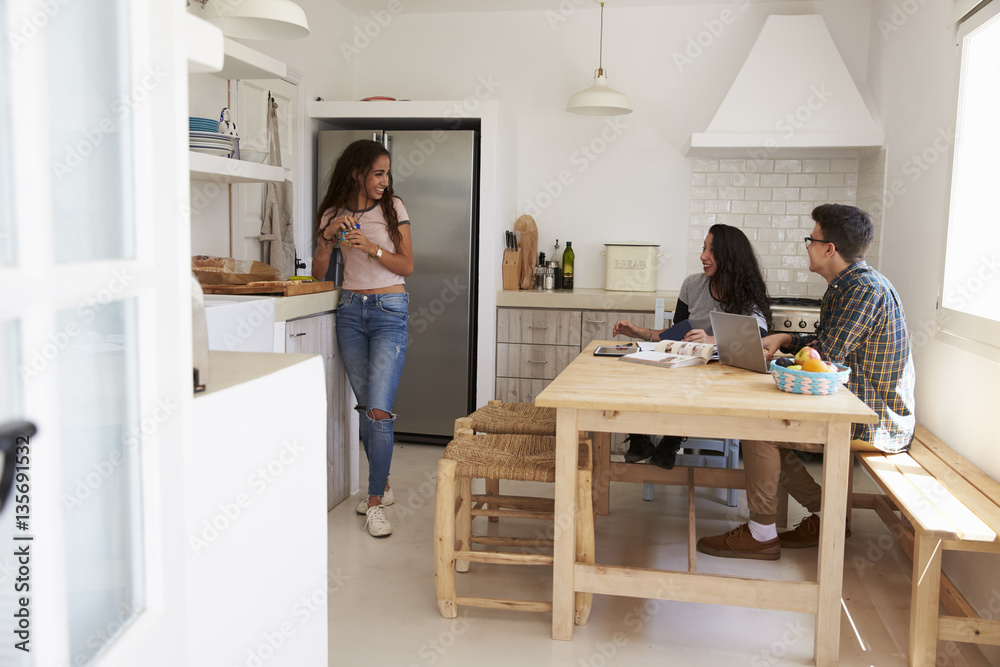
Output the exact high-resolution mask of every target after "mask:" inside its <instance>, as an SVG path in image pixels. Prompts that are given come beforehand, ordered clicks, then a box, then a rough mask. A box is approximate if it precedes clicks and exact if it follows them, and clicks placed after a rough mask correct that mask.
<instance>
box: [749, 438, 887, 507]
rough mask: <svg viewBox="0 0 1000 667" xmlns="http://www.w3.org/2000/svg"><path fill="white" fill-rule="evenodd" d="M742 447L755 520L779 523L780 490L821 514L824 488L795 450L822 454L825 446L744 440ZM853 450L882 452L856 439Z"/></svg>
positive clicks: (852, 446)
mask: <svg viewBox="0 0 1000 667" xmlns="http://www.w3.org/2000/svg"><path fill="white" fill-rule="evenodd" d="M741 446H742V448H743V468H744V470H745V471H746V478H747V507H748V508H749V509H750V518H751V519H752V520H753V521H756V522H757V523H760V524H763V525H765V526H767V525H770V524H772V523H775V521H776V520H777V517H778V488H779V487H781V488H784V489H785V490H786V491H788V495H790V496H791V497H792V498H794V499H795V500H796V501H797V502H798V503H800V504H801V505H802V506H804V507H805V508H806V509H807V510H809V511H810V512H818V511H819V509H820V501H821V499H822V489H821V488H820V485H819V484H817V483H816V480H814V479H813V478H812V475H810V474H809V471H808V470H806V467H805V466H804V465H803V464H802V460H801V459H800V458H799V457H798V455H796V453H795V451H794V450H799V451H804V452H822V451H823V445H819V444H806V443H801V442H773V441H770V440H743V441H742V442H741ZM851 451H861V452H877V451H879V450H878V449H876V448H875V447H873V446H872V445H871V444H869V443H867V442H865V441H863V440H852V441H851ZM848 492H850V490H848Z"/></svg>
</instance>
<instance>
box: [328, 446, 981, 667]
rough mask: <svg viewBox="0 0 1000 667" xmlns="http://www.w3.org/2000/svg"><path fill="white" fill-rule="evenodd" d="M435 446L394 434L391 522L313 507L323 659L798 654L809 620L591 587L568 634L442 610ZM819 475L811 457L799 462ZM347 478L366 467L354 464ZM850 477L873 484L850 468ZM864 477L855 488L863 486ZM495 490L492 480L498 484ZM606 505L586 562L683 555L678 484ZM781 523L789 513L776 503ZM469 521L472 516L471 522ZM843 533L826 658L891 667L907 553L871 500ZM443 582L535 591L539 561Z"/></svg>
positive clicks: (903, 638) (489, 614) (726, 662)
mask: <svg viewBox="0 0 1000 667" xmlns="http://www.w3.org/2000/svg"><path fill="white" fill-rule="evenodd" d="M441 452H442V448H441V447H434V446H429V445H401V444H397V445H396V449H395V451H394V459H393V463H392V476H391V478H390V484H391V485H392V486H393V487H394V491H395V494H396V499H397V500H396V504H395V505H394V506H392V507H390V508H388V511H387V515H388V517H389V519H390V521H391V522H392V524H393V528H394V532H393V534H392V535H391V536H390V537H388V538H384V539H375V538H372V537H370V536H369V535H368V534H367V533H365V532H363V530H362V526H363V525H364V517H362V516H359V515H357V514H355V512H354V506H355V504H356V503H357V500H358V498H359V497H358V496H355V497H352V498H351V499H349V500H347V501H345V502H343V503H341V504H340V505H338V506H337V507H335V508H334V509H333V510H331V511H330V513H329V572H330V582H331V591H330V596H329V609H330V614H329V623H330V665H336V666H338V667H339V666H342V665H343V666H351V667H353V666H361V665H386V666H396V665H400V666H402V667H423V666H425V665H426V666H429V665H439V666H444V667H450V666H462V667H467V666H476V667H492V666H494V665H495V666H501V665H514V664H528V665H565V666H568V667H569V666H571V667H605V666H610V665H629V666H630V667H631V666H634V667H645V666H647V665H649V666H652V665H664V664H671V665H681V666H684V667H701V666H704V667H719V666H727V667H728V666H736V665H745V666H747V667H771V666H772V665H812V664H814V663H813V660H812V654H813V617H812V616H811V615H808V614H796V613H787V612H776V611H763V610H757V609H743V608H738V607H724V606H717V605H707V604H694V603H683V602H671V601H661V600H642V599H637V598H626V597H614V596H595V598H594V605H593V611H592V613H591V616H590V621H589V622H588V624H587V625H585V626H582V627H581V626H578V627H577V628H576V631H575V635H574V639H573V641H571V642H564V641H554V640H552V639H551V636H550V631H551V615H550V614H537V613H514V612H505V611H494V610H484V609H473V608H460V610H459V616H458V618H457V619H453V620H452V619H445V618H442V617H441V616H440V615H439V614H438V611H437V606H436V604H435V599H434V575H433V547H432V545H433V541H432V534H433V506H434V476H435V473H436V470H437V461H438V459H439V458H440V457H441ZM809 465H810V468H811V469H812V470H813V474H814V475H817V476H818V474H819V472H818V471H819V466H818V465H817V464H809ZM361 473H362V477H361V478H362V479H363V480H364V479H366V475H367V470H366V469H362V471H361ZM855 480H856V483H855V488H856V489H857V490H874V486H873V485H872V483H871V482H870V480H868V478H867V476H866V475H865V474H864V473H863V472H861V471H860V470H858V469H856V470H855ZM866 487H870V489H866ZM506 488H507V487H505V489H506ZM511 488H512V489H513V490H515V491H516V490H521V491H525V492H529V493H532V494H535V495H546V494H547V495H549V496H550V497H551V486H547V485H534V484H524V485H517V484H511ZM611 494H612V495H611V514H610V515H608V516H600V517H597V524H596V536H597V560H598V562H604V563H618V564H630V565H636V566H644V567H662V568H669V569H684V568H686V553H687V542H686V535H687V523H686V521H687V506H686V489H683V488H679V487H662V486H661V487H656V489H655V498H654V500H652V501H648V502H647V501H643V499H642V487H641V485H637V484H625V483H614V484H612V489H611ZM695 503H696V504H695V507H696V514H697V517H698V535H699V536H705V535H714V534H717V533H720V532H723V531H725V530H728V529H729V528H731V527H733V526H735V525H736V524H737V523H741V522H743V521H746V516H747V513H746V504H745V498H744V495H743V494H742V492H741V493H740V506H739V507H736V508H730V507H728V506H727V505H726V504H725V494H724V492H723V491H721V490H713V489H700V490H697V492H696V501H695ZM790 504H791V505H792V507H791V510H790V511H791V517H790V520H791V523H792V525H794V523H797V522H798V520H799V519H800V518H801V517H802V516H803V514H804V510H802V508H801V507H799V506H798V505H797V504H795V503H794V501H790ZM480 522H483V523H480ZM485 526H486V524H485V520H484V519H477V520H476V523H475V524H474V529H475V530H477V531H479V532H482V531H484V530H489V531H490V532H492V531H498V530H501V529H502V530H504V531H511V533H508V534H513V533H516V534H521V535H529V536H530V535H534V534H536V533H537V532H538V531H540V530H541V531H543V532H544V528H543V527H542V524H540V523H539V522H521V523H519V522H515V521H509V520H505V521H501V522H500V523H499V524H490V525H489V527H488V528H485ZM852 530H853V536H852V537H851V538H850V539H848V540H847V547H846V553H845V570H844V595H843V613H842V615H841V640H840V647H841V650H840V664H841V665H843V666H844V667H860V666H863V667H896V666H902V665H906V642H907V634H908V614H909V596H910V575H909V571H910V561H909V559H908V558H907V557H906V555H905V554H904V553H903V552H902V551H901V550H900V549H899V547H898V546H896V545H895V543H894V542H892V541H891V538H890V537H889V533H888V531H887V530H886V529H885V527H884V526H883V525H882V523H881V521H880V520H879V519H878V518H877V517H876V516H875V514H874V513H873V512H868V511H863V510H859V511H856V512H855V513H854V523H853V528H852ZM698 569H699V570H700V571H704V572H714V573H719V574H728V575H735V576H766V577H769V578H783V579H808V578H812V579H813V580H814V579H815V573H816V550H815V549H803V550H798V551H793V550H785V551H784V552H783V553H782V556H781V559H780V560H778V561H743V560H732V559H721V558H713V557H711V556H706V555H701V554H699V558H698ZM457 586H458V590H459V594H462V592H463V591H465V592H466V593H468V594H473V595H485V596H496V597H523V598H526V599H532V598H533V599H547V598H548V597H549V595H550V593H551V588H550V587H551V571H549V570H548V569H547V568H542V567H513V566H489V565H479V566H477V565H476V564H473V566H472V571H471V572H470V573H469V574H460V575H458V580H457ZM954 647H955V645H952V646H945V645H944V644H941V645H939V648H940V649H941V654H940V657H941V660H940V661H939V662H938V664H953V665H959V666H961V665H974V666H976V667H978V666H980V665H988V664H989V663H988V662H987V661H986V660H985V659H984V658H983V657H982V654H980V653H978V651H976V650H974V649H972V650H970V649H963V651H964V653H963V654H962V655H958V656H957V657H952V656H949V655H947V653H949V652H954V651H953V650H951V649H953V648H954Z"/></svg>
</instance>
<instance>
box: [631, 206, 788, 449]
mask: <svg viewBox="0 0 1000 667" xmlns="http://www.w3.org/2000/svg"><path fill="white" fill-rule="evenodd" d="M700 259H701V267H702V272H701V273H695V274H692V275H690V276H688V277H687V278H685V279H684V283H683V284H682V285H681V291H680V294H679V295H678V297H677V306H676V307H675V308H674V322H675V323H679V322H682V321H684V320H689V321H690V323H691V326H692V329H691V330H690V331H688V332H687V333H686V334H685V335H684V340H685V341H688V342H694V343H714V342H715V338H714V337H713V336H712V320H711V319H710V318H709V313H711V312H712V311H713V310H716V311H723V312H726V313H736V314H738V315H753V316H755V317H756V318H757V321H758V323H759V324H760V331H761V336H766V335H767V332H768V330H769V329H770V328H771V303H770V299H768V296H767V286H766V285H765V283H764V276H763V274H762V272H761V270H760V265H759V264H758V263H757V255H756V254H755V253H754V250H753V246H752V245H750V240H749V239H748V238H747V237H746V235H745V234H744V233H743V232H741V231H740V230H739V229H737V228H736V227H730V226H729V225H712V226H711V227H710V228H709V230H708V234H707V235H706V236H705V243H704V244H703V245H702V250H701V258H700ZM664 331H666V330H665V329H661V330H659V331H656V330H653V329H647V328H645V327H639V326H636V325H635V324H633V323H632V322H629V321H628V320H620V321H618V322H615V326H614V329H613V330H612V335H614V336H617V335H618V334H624V335H626V336H631V337H633V338H641V339H643V340H647V341H653V340H660V335H661V334H662V333H663V332H664ZM628 442H629V448H628V451H627V452H626V453H625V461H626V462H628V463H636V462H638V461H643V460H645V459H647V458H649V459H650V462H651V463H653V464H655V465H658V466H660V467H661V468H668V469H669V468H673V467H674V461H675V460H676V457H677V450H678V449H679V448H680V444H681V438H680V437H679V436H664V437H663V439H662V440H661V441H660V443H659V444H658V445H657V446H656V447H655V448H654V447H653V444H652V442H651V441H650V438H649V436H648V435H644V434H636V433H630V434H629V436H628Z"/></svg>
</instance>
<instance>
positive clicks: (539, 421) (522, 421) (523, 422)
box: [455, 401, 556, 522]
mask: <svg viewBox="0 0 1000 667" xmlns="http://www.w3.org/2000/svg"><path fill="white" fill-rule="evenodd" d="M465 429H471V430H472V431H474V432H476V433H498V434H518V435H548V436H555V434H556V410H555V408H540V407H537V406H536V405H535V404H534V403H504V402H503V401H489V402H488V403H487V404H486V405H484V406H483V407H481V408H479V409H478V410H476V411H475V412H473V413H472V414H471V415H469V416H468V417H461V418H459V419H456V420H455V437H458V434H459V433H460V432H461V431H463V430H465ZM485 495H486V496H487V497H489V496H499V495H500V480H498V479H489V478H487V479H486V494H485ZM485 506H486V507H492V508H494V509H500V508H499V507H496V504H495V502H492V501H491V500H490V499H489V498H487V500H486V505H485ZM489 520H490V521H491V522H496V521H499V520H500V517H497V516H491V517H490V519H489Z"/></svg>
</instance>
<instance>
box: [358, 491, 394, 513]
mask: <svg viewBox="0 0 1000 667" xmlns="http://www.w3.org/2000/svg"><path fill="white" fill-rule="evenodd" d="M395 502H396V494H395V493H393V492H392V487H389V490H388V491H386V492H385V495H384V496H382V504H383V505H385V506H386V507H388V506H389V505H392V504H393V503H395ZM354 509H355V511H356V512H357V513H358V514H367V513H368V496H367V495H366V496H364V497H363V498H361V502H360V503H358V506H357V507H356V508H354Z"/></svg>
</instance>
